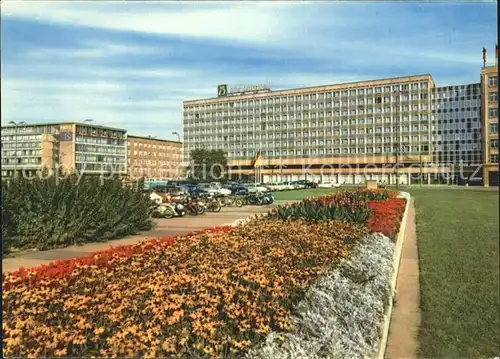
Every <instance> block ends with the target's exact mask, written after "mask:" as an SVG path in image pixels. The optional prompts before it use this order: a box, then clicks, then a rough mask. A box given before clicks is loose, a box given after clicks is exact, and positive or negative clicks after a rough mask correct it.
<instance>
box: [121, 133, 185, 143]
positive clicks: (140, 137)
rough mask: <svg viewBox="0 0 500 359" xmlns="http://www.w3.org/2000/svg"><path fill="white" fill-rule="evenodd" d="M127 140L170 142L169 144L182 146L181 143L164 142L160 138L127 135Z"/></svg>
mask: <svg viewBox="0 0 500 359" xmlns="http://www.w3.org/2000/svg"><path fill="white" fill-rule="evenodd" d="M127 138H138V139H141V140H148V141H158V142H170V143H179V144H182V141H173V140H164V139H161V138H153V137H146V136H136V135H127Z"/></svg>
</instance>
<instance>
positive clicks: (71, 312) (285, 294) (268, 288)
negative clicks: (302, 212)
mask: <svg viewBox="0 0 500 359" xmlns="http://www.w3.org/2000/svg"><path fill="white" fill-rule="evenodd" d="M364 233H365V232H364V229H363V228H361V227H359V226H356V225H353V224H350V223H347V222H340V221H324V222H321V223H316V224H310V223H306V222H304V221H295V222H293V223H291V224H289V225H287V226H286V227H283V226H281V225H279V223H278V222H276V221H268V220H265V219H262V220H261V222H259V223H253V225H252V226H245V227H237V228H234V229H230V230H228V231H215V232H207V233H202V234H196V235H193V236H190V237H185V238H182V240H176V241H174V242H173V243H169V242H168V241H167V242H168V245H157V246H156V247H155V248H154V249H151V248H150V250H144V251H138V252H137V253H133V254H132V255H130V256H129V255H128V254H127V255H125V256H120V255H111V258H110V259H109V261H108V262H107V264H106V265H102V263H101V265H97V264H95V263H94V264H90V265H89V264H85V262H83V263H82V262H81V260H80V261H74V263H73V264H74V267H73V268H72V272H71V274H70V275H67V276H66V275H64V276H60V275H49V273H50V272H48V271H45V274H46V275H45V276H43V277H39V278H38V281H37V283H36V285H32V286H27V285H26V282H25V280H23V279H22V276H21V275H19V273H18V274H17V275H8V276H6V277H4V285H5V286H4V291H3V320H4V321H3V323H4V324H3V341H4V356H63V355H72V356H92V355H96V356H112V355H118V356H149V357H153V356H161V355H163V356H168V355H173V354H176V355H179V356H183V357H193V356H220V355H224V356H231V355H238V353H242V352H243V351H244V350H246V349H247V348H249V347H250V346H252V345H253V344H255V343H256V342H259V341H260V340H261V339H263V338H264V337H265V335H266V334H267V333H268V332H269V331H270V330H271V329H274V330H289V329H291V323H290V319H289V315H290V310H291V309H292V308H293V305H294V304H296V303H297V301H298V300H299V299H300V298H301V297H302V295H303V293H304V291H305V289H306V288H307V287H308V286H309V285H310V284H311V282H312V281H313V280H314V279H316V278H317V277H318V276H320V275H322V274H323V273H325V271H326V270H327V269H328V268H329V267H330V266H331V265H332V264H333V263H335V261H337V260H339V259H341V258H343V257H345V256H346V255H347V253H348V250H349V247H350V245H351V243H352V242H353V241H355V240H356V239H358V238H361V237H362V236H363V235H364ZM276 238H279V241H276ZM167 242H163V243H167ZM149 245H151V244H150V243H148V244H143V246H149ZM135 248H137V247H135ZM143 248H144V247H143ZM124 252H126V251H122V253H124Z"/></svg>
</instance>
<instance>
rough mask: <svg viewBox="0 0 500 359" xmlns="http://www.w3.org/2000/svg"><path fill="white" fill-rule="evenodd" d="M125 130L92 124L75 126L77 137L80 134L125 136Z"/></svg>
mask: <svg viewBox="0 0 500 359" xmlns="http://www.w3.org/2000/svg"><path fill="white" fill-rule="evenodd" d="M125 133H126V132H125V131H116V130H111V129H107V128H102V127H92V126H83V125H77V126H76V134H77V137H80V136H79V135H82V136H98V137H114V138H121V139H123V138H125Z"/></svg>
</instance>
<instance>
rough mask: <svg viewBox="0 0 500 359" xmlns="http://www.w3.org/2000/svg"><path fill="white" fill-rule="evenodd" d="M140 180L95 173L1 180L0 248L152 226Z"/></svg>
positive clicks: (48, 244) (61, 243)
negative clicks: (125, 180) (127, 182)
mask: <svg viewBox="0 0 500 359" xmlns="http://www.w3.org/2000/svg"><path fill="white" fill-rule="evenodd" d="M142 187H143V183H138V184H136V185H134V186H124V185H123V184H122V182H121V180H119V179H106V180H103V181H102V182H101V178H100V177H98V176H84V177H82V178H81V179H80V180H78V178H77V177H76V176H67V177H66V178H57V177H56V176H51V177H49V178H38V177H37V178H34V179H26V178H23V177H22V176H20V177H18V178H16V179H12V180H11V181H9V182H8V183H7V182H2V239H3V246H4V248H3V250H4V253H8V252H9V251H12V250H14V249H39V250H45V249H51V248H57V247H65V246H68V245H72V244H78V243H84V242H96V241H105V240H108V239H113V238H119V237H122V236H126V235H129V234H133V233H136V232H138V231H142V230H148V229H151V227H152V220H151V219H150V215H149V210H150V199H149V197H147V196H144V195H143V194H142Z"/></svg>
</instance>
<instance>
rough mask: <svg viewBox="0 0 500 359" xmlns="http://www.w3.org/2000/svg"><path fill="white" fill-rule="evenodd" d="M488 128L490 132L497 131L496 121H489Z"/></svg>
mask: <svg viewBox="0 0 500 359" xmlns="http://www.w3.org/2000/svg"><path fill="white" fill-rule="evenodd" d="M489 130H490V133H498V123H491V124H490V128H489Z"/></svg>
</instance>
